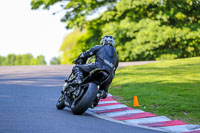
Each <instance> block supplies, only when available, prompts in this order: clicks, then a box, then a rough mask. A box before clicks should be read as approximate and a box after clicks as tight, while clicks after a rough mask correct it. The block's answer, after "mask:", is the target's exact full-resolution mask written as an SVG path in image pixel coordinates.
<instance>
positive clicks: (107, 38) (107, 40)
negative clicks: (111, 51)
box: [100, 35, 115, 47]
mask: <svg viewBox="0 0 200 133" xmlns="http://www.w3.org/2000/svg"><path fill="white" fill-rule="evenodd" d="M100 43H101V45H111V46H113V47H114V45H115V40H114V38H113V37H112V36H110V35H105V36H104V37H103V38H102V39H101V42H100Z"/></svg>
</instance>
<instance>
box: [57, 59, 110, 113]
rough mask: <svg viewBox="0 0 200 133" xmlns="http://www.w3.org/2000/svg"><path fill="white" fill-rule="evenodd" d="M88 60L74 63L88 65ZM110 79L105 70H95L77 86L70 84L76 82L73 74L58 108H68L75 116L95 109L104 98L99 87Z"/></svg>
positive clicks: (65, 87)
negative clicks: (89, 109)
mask: <svg viewBox="0 0 200 133" xmlns="http://www.w3.org/2000/svg"><path fill="white" fill-rule="evenodd" d="M86 62H87V60H77V59H76V60H75V61H74V62H73V63H75V64H76V65H77V64H86ZM109 77H110V73H109V72H108V71H106V70H104V69H100V68H97V69H94V70H93V71H91V72H90V73H89V75H88V76H86V77H84V79H83V82H82V83H80V84H79V85H77V86H72V85H70V83H72V82H73V80H75V78H76V76H75V75H74V74H73V73H71V74H70V75H69V77H68V79H67V80H65V84H64V86H63V90H62V91H61V96H60V97H59V99H58V101H57V103H56V107H57V109H59V110H62V109H64V108H65V107H68V108H70V109H71V111H72V113H73V114H76V115H81V114H83V113H84V112H85V111H86V110H87V109H88V108H94V107H95V106H96V105H98V102H99V100H100V98H101V96H102V91H100V90H98V88H99V86H100V85H101V84H103V83H104V82H106V81H107V80H108V79H109Z"/></svg>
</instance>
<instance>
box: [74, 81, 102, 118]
mask: <svg viewBox="0 0 200 133" xmlns="http://www.w3.org/2000/svg"><path fill="white" fill-rule="evenodd" d="M97 93H98V89H97V85H96V84H94V83H89V85H88V88H87V89H86V92H85V93H84V94H83V96H82V97H81V99H80V100H79V102H78V103H77V104H76V105H75V106H74V107H73V108H71V111H72V113H73V114H75V115H82V114H83V113H84V112H85V111H86V110H87V109H88V108H89V107H90V106H91V105H92V104H93V102H94V99H95V98H96V96H97Z"/></svg>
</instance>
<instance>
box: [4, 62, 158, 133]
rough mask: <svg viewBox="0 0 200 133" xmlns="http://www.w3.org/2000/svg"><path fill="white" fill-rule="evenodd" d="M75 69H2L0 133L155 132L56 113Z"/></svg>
mask: <svg viewBox="0 0 200 133" xmlns="http://www.w3.org/2000/svg"><path fill="white" fill-rule="evenodd" d="M133 64H134V63H133ZM72 66H73V65H55V66H8V67H0V133H133V132H134V133H155V132H156V131H152V130H147V129H141V128H138V127H133V126H128V125H122V124H119V123H114V122H111V121H106V120H103V119H99V118H97V117H93V116H90V115H88V114H84V115H82V116H76V115H73V114H72V113H71V112H70V111H68V110H67V109H64V110H62V111H59V110H57V109H56V107H55V104H56V101H57V98H58V97H59V95H60V90H61V88H62V85H63V80H64V79H65V77H66V76H67V75H68V74H69V73H70V72H71V68H72ZM121 66H123V65H122V64H120V67H121Z"/></svg>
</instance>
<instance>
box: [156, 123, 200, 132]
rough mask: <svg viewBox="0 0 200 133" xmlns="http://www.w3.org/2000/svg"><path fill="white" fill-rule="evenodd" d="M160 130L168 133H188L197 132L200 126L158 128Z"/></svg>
mask: <svg viewBox="0 0 200 133" xmlns="http://www.w3.org/2000/svg"><path fill="white" fill-rule="evenodd" d="M157 128H159V129H162V130H165V131H168V132H176V133H180V132H188V131H195V130H200V125H192V124H188V125H177V126H167V127H157Z"/></svg>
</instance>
